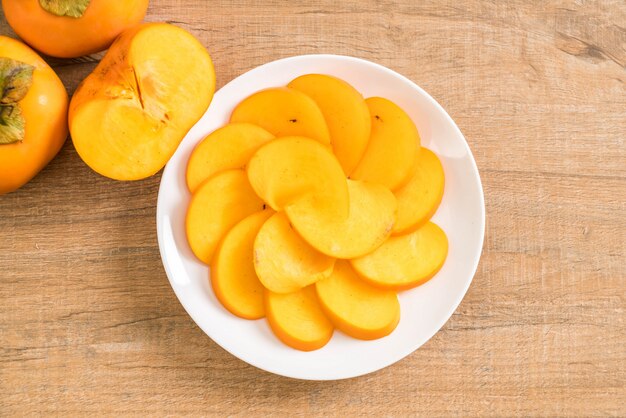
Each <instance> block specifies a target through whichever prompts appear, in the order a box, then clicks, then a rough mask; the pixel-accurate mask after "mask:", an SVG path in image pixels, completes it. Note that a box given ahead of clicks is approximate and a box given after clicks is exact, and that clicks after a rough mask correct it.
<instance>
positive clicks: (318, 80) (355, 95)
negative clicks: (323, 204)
mask: <svg viewBox="0 0 626 418" xmlns="http://www.w3.org/2000/svg"><path fill="white" fill-rule="evenodd" d="M288 87H290V88H292V89H295V90H299V91H301V92H303V93H304V94H306V95H307V96H309V97H310V98H312V99H313V100H314V101H315V103H317V105H318V106H319V108H320V110H321V111H322V114H323V115H324V119H325V120H326V124H327V125H328V130H329V132H330V143H331V145H332V147H333V152H334V153H335V156H336V157H337V159H338V160H339V163H340V164H341V167H342V168H343V171H344V173H345V174H346V175H347V176H349V175H350V174H351V173H352V171H353V170H354V169H355V168H356V165H357V163H358V162H359V161H360V160H361V158H362V157H363V153H364V152H365V148H366V147H367V143H368V141H369V138H370V131H371V125H372V124H371V120H370V113H369V110H368V108H367V105H366V104H365V100H364V99H363V96H361V93H359V92H358V91H357V90H356V89H355V88H354V87H352V86H351V85H350V84H348V83H346V82H345V81H343V80H341V79H339V78H337V77H332V76H329V75H323V74H306V75H303V76H300V77H298V78H296V79H295V80H293V81H291V82H290V83H289V84H288Z"/></svg>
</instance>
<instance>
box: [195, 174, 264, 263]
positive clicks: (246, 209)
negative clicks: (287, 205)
mask: <svg viewBox="0 0 626 418" xmlns="http://www.w3.org/2000/svg"><path fill="white" fill-rule="evenodd" d="M263 206H264V205H263V201H262V200H261V199H259V197H258V196H257V195H256V194H255V193H254V191H253V190H252V188H251V187H250V184H249V183H248V178H247V177H246V173H245V172H244V171H243V170H228V171H224V172H222V173H219V174H216V175H215V176H213V177H211V178H210V179H208V180H207V181H206V182H204V183H203V184H202V185H201V186H200V187H199V188H198V190H196V192H195V193H194V194H193V196H192V197H191V202H190V203H189V208H188V209H187V218H186V221H185V228H186V231H187V241H188V242H189V246H190V247H191V250H192V251H193V253H194V254H195V255H196V257H198V259H200V261H202V262H204V263H205V264H210V262H211V260H212V258H213V254H214V252H215V249H216V248H217V245H218V244H219V242H220V241H221V239H222V238H223V237H224V235H226V233H227V232H228V231H229V230H230V229H231V228H232V227H233V226H235V224H237V223H238V222H239V221H241V220H242V219H244V218H245V217H247V216H249V215H251V214H253V213H255V212H259V211H261V210H263V209H264V207H263Z"/></svg>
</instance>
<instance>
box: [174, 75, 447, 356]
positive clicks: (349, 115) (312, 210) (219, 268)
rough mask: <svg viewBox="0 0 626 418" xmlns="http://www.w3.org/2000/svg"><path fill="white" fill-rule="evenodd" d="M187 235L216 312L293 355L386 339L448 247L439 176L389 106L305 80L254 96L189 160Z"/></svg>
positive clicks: (325, 78) (405, 119)
mask: <svg viewBox="0 0 626 418" xmlns="http://www.w3.org/2000/svg"><path fill="white" fill-rule="evenodd" d="M186 180H187V186H188V188H189V191H190V192H191V193H192V198H191V200H190V203H189V207H188V208H187V216H186V233H187V240H188V243H189V246H190V247H191V249H192V251H193V253H194V254H195V256H196V257H197V258H198V259H199V260H200V261H202V262H203V263H205V264H207V265H209V266H210V271H211V275H210V276H211V277H210V280H211V286H212V288H213V291H214V293H215V295H216V297H217V298H218V299H219V301H220V302H221V303H222V305H223V306H224V307H225V308H226V309H227V310H228V311H230V312H231V313H233V314H234V315H237V316H239V317H241V318H245V319H260V318H263V317H266V318H267V320H268V323H269V325H270V327H271V329H272V330H273V332H274V334H275V335H276V336H277V337H278V338H279V339H280V340H281V341H283V342H284V343H285V344H287V345H289V346H291V347H293V348H295V349H298V350H303V351H311V350H316V349H319V348H321V347H323V346H324V345H325V344H326V343H327V342H328V341H329V340H330V338H331V337H332V335H333V332H334V330H335V329H338V330H340V331H342V332H343V333H345V334H347V335H349V336H351V337H354V338H358V339H364V340H371V339H377V338H382V337H384V336H386V335H388V334H390V333H391V332H392V331H393V330H394V329H395V327H396V326H397V324H398V322H399V320H400V304H399V302H398V297H397V292H399V291H402V290H406V289H410V288H413V287H416V286H418V285H420V284H422V283H424V282H426V281H427V280H429V279H430V278H432V277H433V276H434V275H435V274H436V273H437V272H438V271H439V269H440V268H441V267H442V266H443V264H444V261H445V259H446V256H447V252H448V241H447V238H446V234H445V233H444V231H443V230H442V229H441V228H439V227H438V226H437V225H436V224H434V223H433V222H431V221H430V218H431V217H432V216H433V214H434V213H435V212H436V210H437V208H438V206H439V204H440V202H441V199H442V197H443V193H444V183H445V179H444V170H443V167H442V164H441V162H440V161H439V158H438V157H437V156H436V154H435V153H434V152H432V151H431V150H428V149H426V148H424V147H421V146H420V137H419V133H418V130H417V128H416V126H415V124H414V123H413V121H412V120H411V118H410V117H409V116H408V115H407V114H406V113H405V112H404V110H402V109H401V108H400V107H399V106H397V105H396V104H394V103H393V102H391V101H389V100H387V99H385V98H382V97H370V98H367V99H364V98H363V96H362V95H361V94H360V93H359V92H358V91H357V90H356V89H354V88H353V87H352V86H351V85H350V84H348V83H347V82H345V81H343V80H340V79H338V78H336V77H332V76H329V75H324V74H307V75H303V76H300V77H298V78H296V79H294V80H292V81H291V82H290V83H289V84H288V85H287V86H282V87H276V88H270V89H266V90H262V91H259V92H256V93H254V94H252V95H251V96H249V97H247V98H246V99H244V100H243V101H242V102H241V103H239V104H238V105H237V106H236V107H235V109H234V110H233V112H232V114H231V117H230V121H229V123H228V124H227V125H225V126H223V127H221V128H219V129H217V130H215V131H213V132H212V133H210V134H209V135H208V136H207V137H206V138H204V139H203V140H202V141H201V142H199V143H198V144H197V146H196V148H195V149H194V151H193V152H192V154H191V156H190V158H189V161H188V165H187V171H186Z"/></svg>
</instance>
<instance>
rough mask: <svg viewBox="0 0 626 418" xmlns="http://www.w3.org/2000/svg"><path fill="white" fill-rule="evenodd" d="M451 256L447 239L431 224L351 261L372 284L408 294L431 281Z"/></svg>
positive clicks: (398, 237) (439, 229) (437, 227)
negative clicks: (405, 291) (449, 255)
mask: <svg viewBox="0 0 626 418" xmlns="http://www.w3.org/2000/svg"><path fill="white" fill-rule="evenodd" d="M447 255H448V238H447V237H446V234H445V232H443V230H442V229H441V228H440V227H439V226H437V225H436V224H434V223H432V222H428V223H426V224H425V225H424V226H422V227H421V228H419V229H417V230H416V231H413V232H411V233H408V234H405V235H398V236H394V237H391V238H389V240H388V241H387V242H385V243H384V244H383V245H381V246H380V247H378V249H377V250H376V251H374V252H372V253H370V254H368V255H366V256H363V257H360V258H356V259H354V260H351V263H352V266H353V267H354V269H355V270H356V271H357V272H358V273H359V274H360V275H361V276H362V277H363V278H364V279H365V280H367V281H369V282H370V283H372V284H374V285H376V286H379V287H383V288H388V289H394V290H405V289H411V288H413V287H415V286H419V285H420V284H423V283H425V282H426V281H428V280H430V279H431V278H432V277H433V276H434V275H435V274H437V272H438V271H439V270H440V269H441V267H442V266H443V263H444V262H445V261H446V257H447Z"/></svg>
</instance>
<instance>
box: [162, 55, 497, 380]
mask: <svg viewBox="0 0 626 418" xmlns="http://www.w3.org/2000/svg"><path fill="white" fill-rule="evenodd" d="M309 73H321V74H329V75H333V76H336V77H339V78H341V79H343V80H346V81H347V82H349V83H350V84H352V85H353V86H354V87H355V88H356V89H357V90H358V91H360V92H361V93H362V94H363V96H364V97H370V96H381V97H385V98H387V99H390V100H392V101H394V102H395V103H397V104H398V105H399V106H400V107H402V108H403V109H404V110H405V111H406V112H407V113H408V114H409V115H410V116H411V118H412V119H413V120H414V121H415V124H416V125H417V127H418V130H419V132H420V135H421V139H422V144H423V145H424V146H425V147H427V148H430V149H431V150H433V151H434V152H436V153H437V155H438V156H439V158H440V159H441V161H442V163H443V166H444V170H445V175H446V189H445V193H444V197H443V201H442V203H441V206H440V208H439V210H438V211H437V213H436V214H435V216H434V218H433V220H434V222H435V223H437V224H438V225H439V226H441V227H442V228H443V230H444V231H445V232H446V234H447V235H448V240H449V253H448V259H447V260H446V262H445V265H444V266H443V268H442V269H441V271H440V272H439V273H438V274H437V275H436V276H435V277H434V278H433V279H432V280H430V281H428V282H427V283H425V284H424V285H422V286H419V287H417V288H415V289H412V290H409V291H405V292H401V293H400V295H399V298H400V304H401V308H402V310H401V320H400V324H399V325H398V327H397V328H396V330H395V331H394V332H393V333H391V335H389V336H387V337H385V338H382V339H379V340H374V341H360V340H356V339H354V338H350V337H347V336H346V335H344V334H342V333H341V332H339V331H335V334H334V336H333V338H332V339H331V341H330V342H329V343H328V344H327V345H326V346H325V347H323V348H322V349H320V350H317V351H313V352H301V351H297V350H294V349H292V348H289V347H288V346H286V345H284V344H283V343H281V342H280V341H279V340H278V339H276V338H275V337H274V335H273V334H272V332H271V330H270V328H269V326H268V325H267V322H266V321H265V320H264V319H260V320H257V321H249V320H244V319H240V318H238V317H236V316H234V315H232V314H231V313H229V312H228V311H227V310H226V309H224V308H223V307H222V305H221V304H220V303H219V302H218V301H217V299H216V298H215V295H214V294H213V291H212V289H211V286H210V284H209V269H208V267H207V266H205V265H203V264H202V263H200V262H199V261H198V260H197V259H196V258H195V257H194V256H193V254H192V252H191V250H190V248H189V246H188V244H187V240H186V237H185V228H184V222H185V213H186V210H187V205H188V203H189V199H190V194H189V192H188V191H187V187H186V185H185V168H186V165H187V160H188V158H189V155H190V154H191V152H192V150H193V148H194V147H195V145H196V144H197V143H198V142H199V141H201V140H202V139H203V138H204V137H205V136H206V135H207V134H209V133H210V132H212V131H214V130H215V129H216V128H219V127H220V126H223V125H224V124H226V123H227V122H228V119H229V117H230V114H231V112H232V110H233V108H234V107H235V106H236V105H237V104H238V103H239V102H240V101H241V100H243V99H244V98H246V97H247V96H249V95H250V94H252V93H254V92H256V91H258V90H262V89H265V88H269V87H276V86H284V85H286V84H287V83H288V82H289V81H291V80H292V79H294V78H296V77H298V76H300V75H303V74H309ZM215 198H216V199H219V198H220V197H219V196H215ZM484 226H485V205H484V198H483V191H482V186H481V183H480V178H479V175H478V169H477V168H476V163H475V162H474V158H473V157H472V153H471V152H470V149H469V147H468V145H467V143H466V142H465V139H464V138H463V135H462V134H461V131H460V130H459V128H458V127H457V126H456V124H455V123H454V121H453V120H452V119H451V118H450V116H449V115H448V114H447V113H446V111H445V110H443V108H442V107H441V106H440V105H439V104H438V103H437V102H436V101H435V100H434V99H433V98H432V97H430V96H429V95H428V94H427V93H426V92H425V91H424V90H422V89H421V88H420V87H418V86H417V85H415V84H414V83H413V82H411V81H410V80H408V79H407V78H405V77H403V76H401V75H399V74H397V73H395V72H393V71H391V70H389V69H387V68H385V67H382V66H380V65H378V64H374V63H371V62H369V61H365V60H362V59H357V58H351V57H345V56H336V55H303V56H297V57H292V58H286V59H281V60H278V61H274V62H270V63H269V64H265V65H262V66H260V67H257V68H255V69H253V70H251V71H249V72H247V73H245V74H243V75H241V76H239V77H237V78H236V79H234V80H233V81H231V82H230V83H228V84H227V85H225V86H224V87H222V89H220V90H219V91H218V92H217V93H216V94H215V97H214V98H213V102H212V103H211V106H210V108H209V110H208V111H207V112H206V114H205V115H204V116H203V117H202V119H200V121H199V122H198V123H197V124H196V125H195V126H194V127H193V128H192V129H191V130H190V131H189V133H188V134H187V136H186V137H185V139H184V140H183V141H182V143H181V144H180V146H179V148H178V150H177V151H176V153H175V154H174V156H173V157H172V159H171V160H170V161H169V163H168V164H167V166H166V167H165V171H164V172H163V178H162V180H161V187H160V189H159V198H158V206H157V233H158V240H159V248H160V251H161V257H162V259H163V264H164V266H165V271H166V273H167V276H168V278H169V280H170V283H171V285H172V288H173V289H174V292H176V296H178V299H179V300H180V302H181V303H182V304H183V306H184V308H185V309H186V310H187V312H188V313H189V315H190V316H191V318H193V320H194V321H195V322H196V323H197V324H198V326H199V327H200V328H201V329H202V330H203V331H204V332H205V333H206V334H207V335H208V336H209V337H211V338H212V339H213V341H215V342H216V343H217V344H219V345H220V346H222V347H223V348H224V349H225V350H227V351H228V352H230V353H231V354H233V355H235V356H237V357H239V358H240V359H241V360H243V361H245V362H247V363H249V364H251V365H253V366H256V367H258V368H260V369H263V370H267V371H269V372H272V373H276V374H279V375H283V376H288V377H293V378H299V379H311V380H334V379H345V378H349V377H354V376H359V375H363V374H366V373H370V372H373V371H375V370H379V369H381V368H383V367H386V366H389V365H390V364H393V363H395V362H396V361H398V360H400V359H402V358H403V357H405V356H406V355H408V354H410V353H411V352H413V351H414V350H416V349H417V348H419V347H420V346H421V345H422V344H424V343H425V342H426V341H428V340H429V339H430V338H431V337H432V336H433V335H434V334H435V333H436V332H437V331H438V330H439V329H440V328H441V327H442V326H443V325H444V324H445V322H446V321H447V320H448V318H450V316H451V315H452V313H453V312H454V310H455V309H456V308H457V306H458V305H459V303H460V302H461V299H463V296H464V295H465V292H466V291H467V289H468V287H469V285H470V283H471V281H472V278H473V276H474V274H475V272H476V268H477V267H478V260H479V258H480V254H481V250H482V245H483V236H484Z"/></svg>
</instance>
